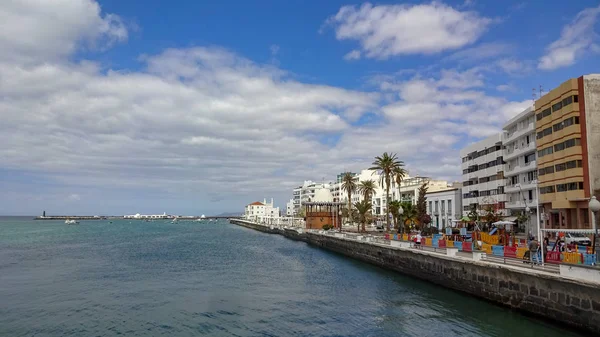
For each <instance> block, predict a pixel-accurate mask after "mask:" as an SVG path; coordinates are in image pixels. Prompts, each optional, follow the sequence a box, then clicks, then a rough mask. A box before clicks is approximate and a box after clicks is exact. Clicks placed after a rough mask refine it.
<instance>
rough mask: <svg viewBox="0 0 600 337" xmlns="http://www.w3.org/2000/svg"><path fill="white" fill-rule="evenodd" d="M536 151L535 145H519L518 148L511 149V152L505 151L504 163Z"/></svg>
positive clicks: (531, 143)
mask: <svg viewBox="0 0 600 337" xmlns="http://www.w3.org/2000/svg"><path fill="white" fill-rule="evenodd" d="M535 151H536V147H535V143H534V142H529V144H525V145H524V146H523V145H521V144H519V147H518V148H513V149H511V150H508V149H507V150H506V151H505V152H504V161H506V162H507V161H509V160H511V159H514V158H516V157H519V156H523V155H525V154H529V153H533V152H535Z"/></svg>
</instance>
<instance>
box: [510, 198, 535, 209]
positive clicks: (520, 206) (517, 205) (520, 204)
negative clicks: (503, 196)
mask: <svg viewBox="0 0 600 337" xmlns="http://www.w3.org/2000/svg"><path fill="white" fill-rule="evenodd" d="M536 203H537V200H535V199H533V200H527V204H525V203H524V202H523V200H518V201H507V202H506V203H505V204H504V205H505V207H506V208H517V209H525V208H526V207H527V206H529V208H535V207H537V205H536Z"/></svg>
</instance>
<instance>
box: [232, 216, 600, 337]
mask: <svg viewBox="0 0 600 337" xmlns="http://www.w3.org/2000/svg"><path fill="white" fill-rule="evenodd" d="M232 223H236V224H239V225H242V226H244V227H248V228H253V229H256V230H259V231H262V232H267V233H273V234H282V235H286V233H288V232H292V231H293V230H279V229H271V228H270V227H265V226H262V225H258V224H250V223H247V222H245V221H239V220H232ZM293 232H295V233H296V234H294V235H291V234H290V233H288V234H287V235H286V236H288V237H290V238H293V239H295V240H302V241H306V242H308V243H309V244H311V245H314V246H317V247H320V248H323V249H327V250H330V251H333V252H337V253H340V254H343V255H346V256H349V257H352V258H355V259H358V260H361V261H364V262H367V263H371V264H374V265H377V266H380V267H383V268H387V269H391V270H395V271H398V272H400V273H403V274H406V275H410V276H414V277H417V278H420V279H423V280H427V281H429V282H432V283H435V284H438V285H441V286H444V287H447V288H450V289H454V290H458V291H461V292H464V293H467V294H470V295H473V296H477V297H479V298H483V299H486V300H488V301H492V302H495V303H497V304H501V305H504V306H507V307H510V308H512V309H515V310H519V311H522V312H524V313H528V314H532V315H535V316H539V317H542V318H545V319H549V320H551V321H555V322H557V323H561V324H565V325H569V326H571V327H574V328H578V329H581V330H587V331H590V332H593V333H597V332H598V331H600V289H599V288H598V284H595V283H591V282H585V281H577V280H573V279H567V278H564V277H561V276H560V275H554V274H550V273H542V272H535V271H534V270H530V269H523V268H515V267H511V266H506V265H500V264H493V263H488V262H477V261H472V260H469V259H465V258H457V257H448V256H445V255H441V254H434V253H431V252H426V251H419V250H415V249H406V248H398V247H390V246H387V245H380V244H374V243H371V242H365V241H358V240H354V239H348V238H340V237H334V236H331V235H322V234H318V233H298V232H296V231H293Z"/></svg>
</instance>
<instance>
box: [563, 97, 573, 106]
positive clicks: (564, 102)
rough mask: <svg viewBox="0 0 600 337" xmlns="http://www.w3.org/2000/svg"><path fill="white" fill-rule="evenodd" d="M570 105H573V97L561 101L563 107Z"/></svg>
mask: <svg viewBox="0 0 600 337" xmlns="http://www.w3.org/2000/svg"><path fill="white" fill-rule="evenodd" d="M571 103H573V96H569V97H567V98H565V99H563V101H562V105H563V106H567V105H569V104H571Z"/></svg>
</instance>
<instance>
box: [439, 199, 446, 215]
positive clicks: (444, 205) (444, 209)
mask: <svg viewBox="0 0 600 337" xmlns="http://www.w3.org/2000/svg"><path fill="white" fill-rule="evenodd" d="M440 203H441V204H442V213H444V212H445V211H446V201H445V200H442V201H440Z"/></svg>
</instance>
